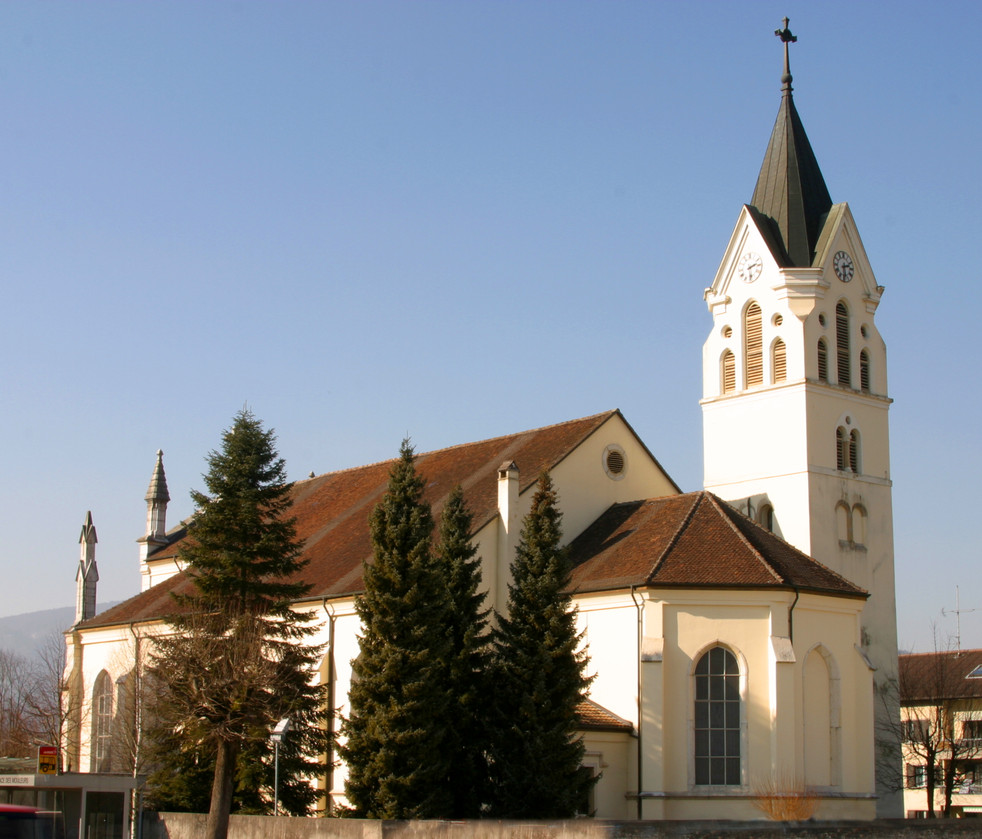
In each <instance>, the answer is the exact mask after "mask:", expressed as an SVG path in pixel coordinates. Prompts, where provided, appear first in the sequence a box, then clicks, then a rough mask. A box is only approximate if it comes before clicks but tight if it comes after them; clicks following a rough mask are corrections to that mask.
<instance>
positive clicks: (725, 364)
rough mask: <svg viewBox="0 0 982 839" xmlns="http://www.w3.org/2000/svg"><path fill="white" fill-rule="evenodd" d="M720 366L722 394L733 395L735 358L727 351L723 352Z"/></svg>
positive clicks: (734, 387) (734, 388)
mask: <svg viewBox="0 0 982 839" xmlns="http://www.w3.org/2000/svg"><path fill="white" fill-rule="evenodd" d="M720 366H721V367H722V378H723V393H733V391H735V390H736V356H735V355H733V353H731V352H730V351H729V350H725V351H724V352H723V358H722V360H721V363H720Z"/></svg>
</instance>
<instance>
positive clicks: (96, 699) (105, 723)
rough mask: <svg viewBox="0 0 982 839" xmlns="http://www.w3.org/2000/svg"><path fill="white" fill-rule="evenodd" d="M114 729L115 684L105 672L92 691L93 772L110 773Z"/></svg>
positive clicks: (98, 677)
mask: <svg viewBox="0 0 982 839" xmlns="http://www.w3.org/2000/svg"><path fill="white" fill-rule="evenodd" d="M112 727H113V683H112V679H110V678H109V674H108V673H107V672H106V671H105V670H103V671H102V672H101V673H100V674H99V675H98V676H96V680H95V686H94V687H93V689H92V769H91V771H92V772H108V771H109V769H110V760H111V755H110V746H111V745H112Z"/></svg>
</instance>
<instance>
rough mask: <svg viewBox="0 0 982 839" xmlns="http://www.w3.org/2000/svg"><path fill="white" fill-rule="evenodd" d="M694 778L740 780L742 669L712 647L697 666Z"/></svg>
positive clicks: (705, 782) (717, 782)
mask: <svg viewBox="0 0 982 839" xmlns="http://www.w3.org/2000/svg"><path fill="white" fill-rule="evenodd" d="M695 690H696V698H695V778H696V784H698V785H699V786H710V785H712V786H738V785H739V784H740V711H741V701H740V670H739V667H738V666H737V660H736V656H734V655H733V653H731V652H730V651H729V650H726V649H724V648H723V647H713V648H712V649H711V650H709V651H708V652H707V653H706V654H705V655H704V656H703V657H702V658H701V659H699V663H698V664H697V665H696V670H695Z"/></svg>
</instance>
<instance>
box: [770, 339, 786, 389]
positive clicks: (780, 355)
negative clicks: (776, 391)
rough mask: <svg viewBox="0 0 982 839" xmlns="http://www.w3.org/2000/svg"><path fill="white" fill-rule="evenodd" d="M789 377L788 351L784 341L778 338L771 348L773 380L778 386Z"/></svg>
mask: <svg viewBox="0 0 982 839" xmlns="http://www.w3.org/2000/svg"><path fill="white" fill-rule="evenodd" d="M787 377H788V351H787V348H786V347H785V346H784V341H782V340H781V339H780V338H778V339H777V340H776V341H775V342H774V346H773V347H772V348H771V378H772V380H773V381H774V383H775V384H776V383H777V382H783V381H784V380H785V379H787Z"/></svg>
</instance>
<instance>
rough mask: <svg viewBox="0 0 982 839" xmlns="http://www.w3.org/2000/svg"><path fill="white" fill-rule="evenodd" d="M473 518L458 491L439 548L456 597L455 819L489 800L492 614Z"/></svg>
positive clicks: (450, 631)
mask: <svg viewBox="0 0 982 839" xmlns="http://www.w3.org/2000/svg"><path fill="white" fill-rule="evenodd" d="M470 537H471V514H470V512H469V511H468V509H467V506H466V504H465V502H464V493H463V490H462V489H461V488H460V486H456V487H454V489H453V490H452V491H451V493H450V495H449V497H448V498H447V503H446V504H445V505H444V508H443V515H442V516H441V518H440V543H439V547H438V549H437V555H438V558H439V560H440V561H441V562H442V564H443V569H442V572H441V573H442V575H443V578H444V580H445V581H446V584H447V589H448V592H449V597H450V612H449V616H448V620H449V622H448V625H447V628H446V632H447V636H448V637H449V639H450V645H451V649H450V674H449V687H450V692H451V695H452V701H453V703H454V707H453V708H452V710H451V713H450V715H449V717H448V721H449V724H450V732H449V740H450V741H451V742H449V743H448V754H449V755H450V771H449V774H448V776H447V782H446V783H447V788H448V789H449V790H450V793H451V797H452V801H453V804H452V816H453V817H454V818H478V817H479V816H480V815H481V807H482V805H483V804H485V803H486V801H487V778H488V763H487V753H488V747H489V740H488V738H489V733H490V732H489V726H488V714H487V695H488V694H487V687H488V685H487V677H486V671H487V667H488V664H489V661H490V655H489V641H490V637H489V634H488V610H487V609H485V608H484V600H485V595H484V593H483V592H482V591H481V590H480V589H481V562H480V559H479V558H478V557H477V556H476V554H477V548H475V547H474V546H473V545H472V544H471V541H470Z"/></svg>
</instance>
